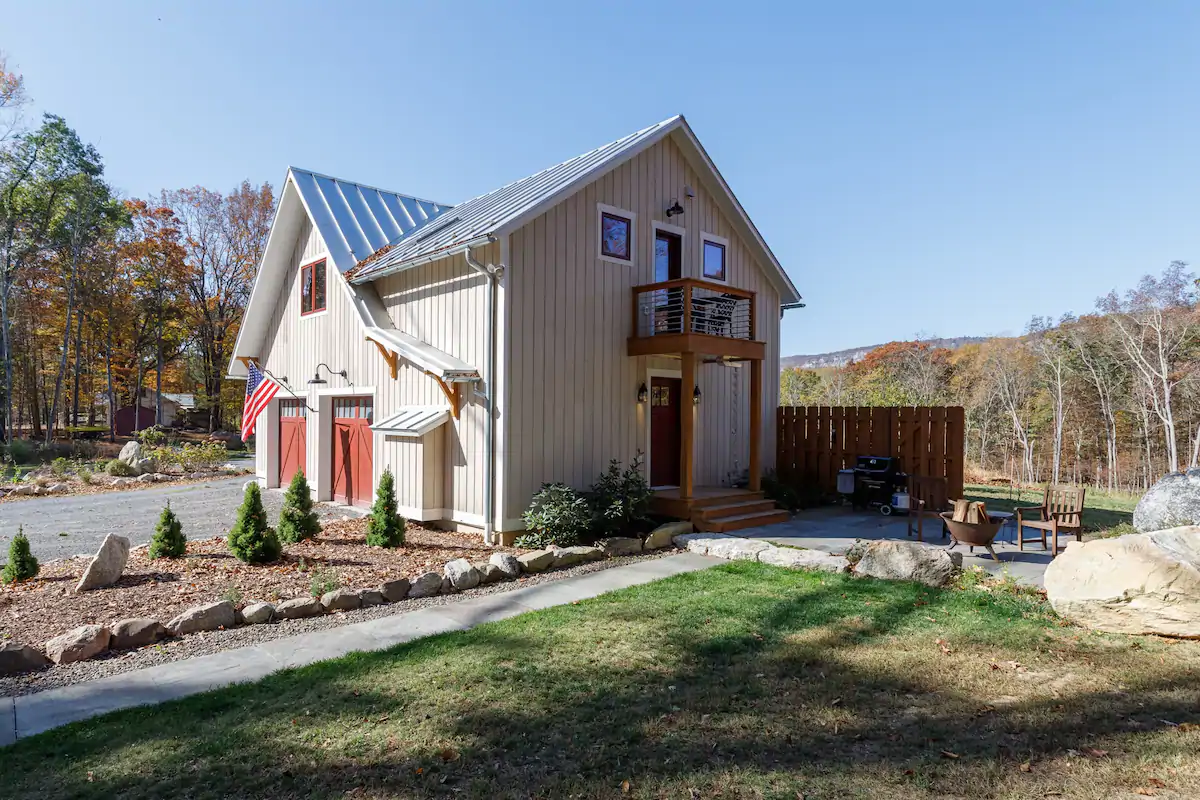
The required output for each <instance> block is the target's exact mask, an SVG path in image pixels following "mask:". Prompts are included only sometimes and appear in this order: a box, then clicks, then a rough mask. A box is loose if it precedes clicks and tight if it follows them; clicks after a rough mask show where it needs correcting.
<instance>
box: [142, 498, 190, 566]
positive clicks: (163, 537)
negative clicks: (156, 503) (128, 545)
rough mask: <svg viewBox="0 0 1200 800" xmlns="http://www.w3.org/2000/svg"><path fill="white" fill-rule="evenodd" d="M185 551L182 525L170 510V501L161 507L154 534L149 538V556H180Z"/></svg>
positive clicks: (185, 543) (185, 538) (185, 539)
mask: <svg viewBox="0 0 1200 800" xmlns="http://www.w3.org/2000/svg"><path fill="white" fill-rule="evenodd" d="M185 553H187V537H186V536H184V535H183V526H182V525H180V524H179V517H177V516H175V512H174V511H172V510H171V501H170V500H168V501H167V507H166V508H164V509H163V512H162V515H161V516H159V518H158V525H156V526H155V527H154V536H153V538H151V539H150V552H149V556H150V558H182V557H183V555H184V554H185Z"/></svg>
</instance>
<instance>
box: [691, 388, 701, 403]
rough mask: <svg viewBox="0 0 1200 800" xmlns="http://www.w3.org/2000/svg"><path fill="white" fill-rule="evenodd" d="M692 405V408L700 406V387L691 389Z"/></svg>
mask: <svg viewBox="0 0 1200 800" xmlns="http://www.w3.org/2000/svg"><path fill="white" fill-rule="evenodd" d="M692 405H694V406H698V405H700V387H699V386H697V387H696V388H695V389H692Z"/></svg>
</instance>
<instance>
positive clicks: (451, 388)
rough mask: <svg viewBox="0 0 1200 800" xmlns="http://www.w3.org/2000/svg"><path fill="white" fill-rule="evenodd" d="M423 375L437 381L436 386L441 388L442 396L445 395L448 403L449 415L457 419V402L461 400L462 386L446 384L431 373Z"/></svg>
mask: <svg viewBox="0 0 1200 800" xmlns="http://www.w3.org/2000/svg"><path fill="white" fill-rule="evenodd" d="M425 374H426V375H428V376H429V377H431V378H433V379H434V380H435V381H437V385H438V386H439V387H440V388H441V390H442V394H444V395H446V399H447V400H449V401H450V413H451V414H452V415H453V416H454V418H455V419H458V415H459V410H458V409H459V401H461V400H462V389H461V387H462V384H460V383H454V384H448V383H446V382H445V381H444V380H442V378H441V377H440V376H438V375H434V374H433V373H432V372H426V373H425Z"/></svg>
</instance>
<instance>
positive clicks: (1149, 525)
mask: <svg viewBox="0 0 1200 800" xmlns="http://www.w3.org/2000/svg"><path fill="white" fill-rule="evenodd" d="M1184 525H1200V469H1189V470H1188V471H1187V472H1172V473H1171V474H1169V475H1165V476H1163V477H1162V478H1160V479H1159V481H1158V483H1156V484H1154V485H1153V486H1151V487H1150V491H1148V492H1146V493H1145V494H1144V495H1142V499H1141V500H1139V501H1138V504H1137V508H1135V509H1134V510H1133V527H1134V528H1136V529H1137V530H1138V531H1139V532H1141V533H1149V532H1151V531H1161V530H1167V529H1168V528H1177V527H1180V526H1184Z"/></svg>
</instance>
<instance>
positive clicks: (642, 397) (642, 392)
mask: <svg viewBox="0 0 1200 800" xmlns="http://www.w3.org/2000/svg"><path fill="white" fill-rule="evenodd" d="M649 397H650V392H649V391H648V390H647V389H646V384H645V383H643V384H642V385H641V386H640V387H638V402H639V403H644V402H646V400H647V399H649Z"/></svg>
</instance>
